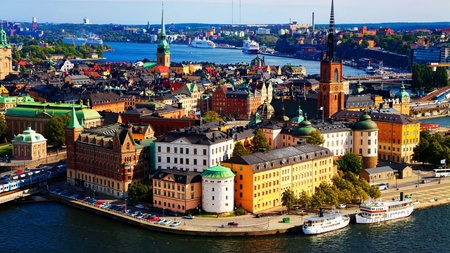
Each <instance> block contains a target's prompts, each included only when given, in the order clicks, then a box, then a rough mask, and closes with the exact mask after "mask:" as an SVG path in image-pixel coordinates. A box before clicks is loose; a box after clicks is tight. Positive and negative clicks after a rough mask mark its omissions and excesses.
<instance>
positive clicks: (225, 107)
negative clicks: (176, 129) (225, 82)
mask: <svg viewBox="0 0 450 253" xmlns="http://www.w3.org/2000/svg"><path fill="white" fill-rule="evenodd" d="M260 105H261V94H260V93H258V92H251V91H250V90H228V89H227V88H226V87H225V86H220V87H217V88H216V90H215V91H214V93H213V95H212V99H211V109H212V110H213V111H215V112H217V113H218V114H219V115H221V116H223V117H231V118H236V119H247V120H248V119H250V118H251V115H252V114H253V113H254V112H256V109H257V108H258V106H260Z"/></svg>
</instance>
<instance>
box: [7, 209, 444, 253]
mask: <svg viewBox="0 0 450 253" xmlns="http://www.w3.org/2000/svg"><path fill="white" fill-rule="evenodd" d="M449 211H450V205H444V206H438V207H433V208H427V209H421V210H416V211H414V213H413V215H412V216H411V217H409V218H406V219H402V220H398V221H393V222H388V223H382V224H377V225H369V226H366V225H357V224H350V226H349V227H347V228H345V229H343V230H339V231H335V232H331V233H328V234H323V235H318V236H305V235H302V234H300V233H299V234H291V235H279V236H264V237H238V238H235V237H230V238H224V237H196V236H180V235H171V234H164V233H158V232H152V231H148V230H144V229H139V228H136V227H134V226H130V225H127V224H124V223H121V222H117V221H115V220H111V219H108V218H104V217H101V216H98V215H95V214H92V213H89V212H85V211H81V210H78V209H75V208H72V207H68V206H65V205H61V204H58V203H54V202H40V203H27V204H15V203H9V204H4V205H1V206H0V228H1V229H0V245H2V250H3V251H5V252H67V253H70V252H360V251H361V249H362V247H363V248H364V251H365V252H386V251H392V252H445V251H446V250H447V249H448V245H450V238H449V237H447V236H440V235H446V233H447V230H448V224H449V222H450V217H449V216H448V215H447V214H448V212H449ZM436 236H438V237H439V238H440V239H439V240H436ZM430 242H432V243H430Z"/></svg>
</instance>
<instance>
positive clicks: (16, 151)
mask: <svg viewBox="0 0 450 253" xmlns="http://www.w3.org/2000/svg"><path fill="white" fill-rule="evenodd" d="M11 142H12V158H13V159H18V160H35V159H41V158H46V157H47V139H45V138H44V136H42V135H41V134H38V133H36V131H34V130H31V127H28V129H27V130H25V131H23V132H22V133H21V134H19V135H17V136H14V139H13V140H12V141H11Z"/></svg>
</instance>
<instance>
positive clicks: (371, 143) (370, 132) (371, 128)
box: [353, 113, 378, 168]
mask: <svg viewBox="0 0 450 253" xmlns="http://www.w3.org/2000/svg"><path fill="white" fill-rule="evenodd" d="M353 130H354V135H355V138H354V143H355V145H354V153H356V154H358V155H360V156H361V157H362V164H363V168H375V167H376V166H377V163H378V153H377V149H378V145H377V141H378V126H377V124H376V123H375V122H374V121H372V120H371V119H370V116H369V115H367V114H366V113H364V114H362V115H361V117H359V120H358V121H357V122H356V123H355V124H353Z"/></svg>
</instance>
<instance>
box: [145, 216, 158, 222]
mask: <svg viewBox="0 0 450 253" xmlns="http://www.w3.org/2000/svg"><path fill="white" fill-rule="evenodd" d="M148 220H149V221H157V220H159V217H158V216H156V215H155V216H153V217H151V218H150V219H148Z"/></svg>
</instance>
